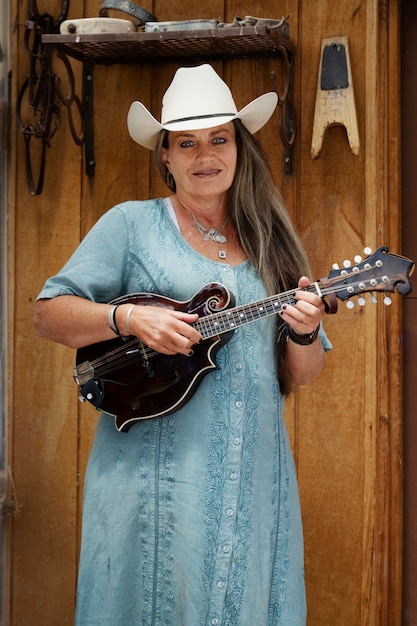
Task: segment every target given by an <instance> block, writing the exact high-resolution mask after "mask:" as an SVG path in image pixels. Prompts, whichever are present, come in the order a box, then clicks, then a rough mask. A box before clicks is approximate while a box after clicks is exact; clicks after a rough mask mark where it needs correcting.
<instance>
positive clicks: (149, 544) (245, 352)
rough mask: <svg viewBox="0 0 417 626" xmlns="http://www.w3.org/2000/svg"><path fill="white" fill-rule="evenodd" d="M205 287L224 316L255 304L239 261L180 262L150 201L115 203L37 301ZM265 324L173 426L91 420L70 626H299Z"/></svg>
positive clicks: (257, 294) (294, 530)
mask: <svg viewBox="0 0 417 626" xmlns="http://www.w3.org/2000/svg"><path fill="white" fill-rule="evenodd" d="M210 282H219V283H222V284H224V285H225V286H226V287H228V288H229V289H230V290H231V291H232V292H233V293H234V295H235V297H236V303H237V304H247V303H250V302H253V301H255V300H259V299H261V298H264V297H265V295H266V294H265V291H264V288H263V286H262V284H261V282H260V280H259V279H258V276H257V274H256V272H255V270H254V268H253V266H252V264H251V263H250V262H249V261H246V262H244V263H242V264H240V265H238V266H237V267H232V266H229V265H227V264H225V263H220V262H219V263H217V262H213V261H211V260H209V259H206V258H205V257H203V256H201V255H200V254H198V253H197V252H196V251H194V250H193V249H192V248H191V247H190V246H189V245H188V243H187V242H186V241H185V240H184V239H183V238H182V237H181V235H180V233H179V231H178V229H177V228H176V226H175V225H174V223H173V222H172V220H171V218H170V216H169V214H168V212H167V210H166V208H165V205H164V203H163V201H162V200H152V201H147V202H127V203H123V204H121V205H119V206H116V207H114V208H113V209H111V210H110V211H109V212H108V213H107V214H105V215H104V216H103V217H102V218H101V219H100V220H99V221H98V223H97V224H96V225H95V227H94V228H93V229H92V230H91V231H90V233H89V234H88V235H87V237H86V238H85V239H84V241H83V242H82V243H81V245H80V246H79V248H78V249H77V251H76V252H75V253H74V255H73V256H72V258H71V259H70V260H69V261H68V263H67V264H66V265H65V267H64V268H63V269H62V271H61V272H60V273H59V274H58V275H57V276H55V277H53V278H51V279H49V280H48V281H47V283H46V285H45V287H44V289H43V291H42V292H41V294H40V295H39V297H42V298H50V297H55V296H58V295H62V294H76V295H79V296H82V297H85V298H89V299H91V300H94V301H97V302H108V301H110V300H112V299H114V298H116V297H117V296H119V295H122V294H127V293H134V292H141V291H146V292H152V293H157V294H164V295H165V296H168V297H170V298H174V299H176V300H188V299H190V298H191V297H192V296H193V295H194V294H195V293H196V292H197V291H199V290H200V289H201V287H202V286H203V285H205V284H206V283H210ZM274 322H275V319H274V318H273V317H272V318H265V319H263V320H261V321H257V322H255V323H252V324H248V325H246V326H243V327H242V328H240V329H238V330H237V331H236V332H235V333H234V335H233V337H232V339H231V341H230V342H229V343H227V344H226V345H225V346H224V347H222V348H221V349H220V351H219V353H218V355H217V362H218V365H219V368H220V369H219V370H216V371H214V372H211V373H209V374H208V375H207V376H206V377H205V378H204V379H203V381H202V383H201V385H200V386H199V388H198V390H197V391H196V393H195V394H194V396H193V397H192V399H191V400H190V401H189V402H188V404H186V405H185V406H184V407H183V408H182V409H180V410H179V411H178V412H177V413H175V414H171V415H167V416H165V417H161V418H156V419H150V420H144V421H141V422H136V423H135V424H134V426H132V428H131V429H130V430H129V431H128V432H119V431H118V430H116V428H115V426H114V420H113V418H112V417H110V416H108V415H106V414H103V415H102V416H101V418H100V421H99V424H98V427H97V432H96V435H95V439H94V444H93V448H92V452H91V456H90V459H89V463H88V469H87V473H86V482H85V499H84V511H83V536H82V549H81V560H80V568H79V579H78V593H77V611H76V624H77V625H78V626H163V625H164V626H165V625H169V626H220V625H221V626H304V624H305V620H306V605H305V590H304V570H303V537H302V526H301V516H300V508H299V498H298V488H297V482H296V474H295V467H294V463H293V459H292V455H291V451H290V447H289V442H288V436H287V431H286V428H285V424H284V421H283V415H282V412H283V404H284V403H283V398H282V396H281V394H280V392H279V388H278V385H277V378H276V373H275V359H274V354H273V346H274ZM320 337H321V340H322V342H323V345H324V346H325V348H326V349H328V348H330V347H331V345H330V343H329V342H328V340H327V338H326V336H325V334H324V333H323V332H322V331H321V335H320ZM74 393H76V390H75V389H74Z"/></svg>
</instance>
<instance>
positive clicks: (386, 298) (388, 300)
mask: <svg viewBox="0 0 417 626" xmlns="http://www.w3.org/2000/svg"><path fill="white" fill-rule="evenodd" d="M384 304H385V305H386V306H389V305H390V304H392V300H391V298H390V297H389V296H387V295H385V296H384Z"/></svg>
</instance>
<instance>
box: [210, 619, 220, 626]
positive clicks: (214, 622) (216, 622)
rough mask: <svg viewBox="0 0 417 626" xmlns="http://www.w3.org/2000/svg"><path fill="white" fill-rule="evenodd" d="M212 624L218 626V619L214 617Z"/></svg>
mask: <svg viewBox="0 0 417 626" xmlns="http://www.w3.org/2000/svg"><path fill="white" fill-rule="evenodd" d="M211 623H212V624H213V626H217V624H218V623H219V620H218V619H217V617H213V619H212V620H211Z"/></svg>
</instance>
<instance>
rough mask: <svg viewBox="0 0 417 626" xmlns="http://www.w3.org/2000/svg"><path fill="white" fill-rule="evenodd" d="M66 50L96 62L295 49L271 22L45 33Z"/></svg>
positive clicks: (236, 55) (237, 55) (259, 54)
mask: <svg viewBox="0 0 417 626" xmlns="http://www.w3.org/2000/svg"><path fill="white" fill-rule="evenodd" d="M42 43H43V44H46V45H48V44H52V45H53V46H54V47H55V48H57V49H58V50H61V51H62V52H63V53H64V54H66V55H68V56H71V57H74V58H76V59H78V60H79V61H82V62H86V61H90V62H93V63H94V64H107V65H110V64H116V63H138V61H153V62H156V61H167V60H176V59H183V58H184V57H187V58H192V59H198V58H204V59H215V58H218V59H220V58H225V57H232V58H246V57H271V56H274V55H276V54H279V53H280V52H282V49H283V48H284V49H285V50H286V51H287V52H289V53H293V52H294V50H293V47H292V45H291V43H290V41H289V40H288V39H287V38H286V37H284V36H283V35H282V34H280V33H279V32H277V29H274V28H270V27H268V26H245V27H242V28H240V27H230V28H215V29H212V30H192V31H191V30H188V31H187V30H183V31H165V32H147V33H145V32H141V33H125V34H117V35H116V34H114V35H113V34H108V33H107V34H97V35H77V34H74V35H42Z"/></svg>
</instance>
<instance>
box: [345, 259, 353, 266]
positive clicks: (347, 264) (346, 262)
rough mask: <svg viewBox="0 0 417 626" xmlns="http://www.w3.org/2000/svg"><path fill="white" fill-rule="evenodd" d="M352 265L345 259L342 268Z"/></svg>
mask: <svg viewBox="0 0 417 626" xmlns="http://www.w3.org/2000/svg"><path fill="white" fill-rule="evenodd" d="M351 265H352V263H351V262H350V261H349V259H345V260H344V261H343V267H350V266H351Z"/></svg>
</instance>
